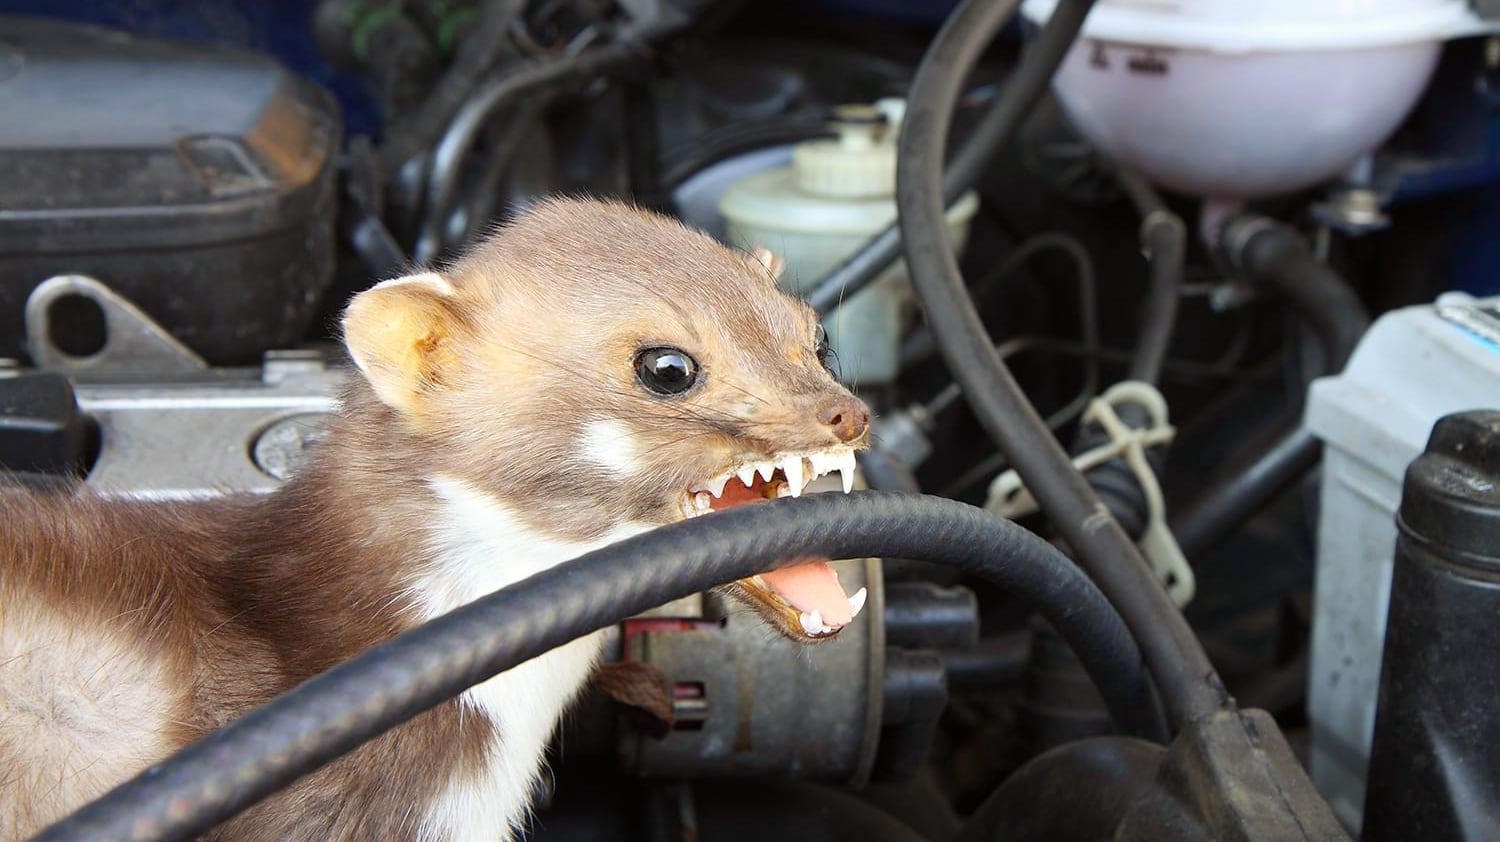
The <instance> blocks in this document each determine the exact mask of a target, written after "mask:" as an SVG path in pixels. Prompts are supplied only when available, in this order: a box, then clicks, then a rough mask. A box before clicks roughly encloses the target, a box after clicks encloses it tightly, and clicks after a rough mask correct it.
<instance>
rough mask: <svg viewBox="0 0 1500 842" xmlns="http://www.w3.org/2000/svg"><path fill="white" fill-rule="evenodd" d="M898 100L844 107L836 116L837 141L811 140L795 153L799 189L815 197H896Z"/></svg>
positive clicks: (901, 105) (799, 147) (794, 151)
mask: <svg viewBox="0 0 1500 842" xmlns="http://www.w3.org/2000/svg"><path fill="white" fill-rule="evenodd" d="M903 110H904V107H903V103H902V102H901V101H900V100H881V101H880V102H878V103H876V104H874V105H844V106H840V107H839V108H838V109H837V110H836V111H835V112H834V119H833V124H832V128H833V130H834V132H836V133H837V134H838V137H836V138H834V139H832V140H809V141H806V142H804V143H799V144H797V147H796V149H795V150H793V152H792V168H793V170H794V171H795V172H796V175H797V187H798V188H799V189H801V190H804V191H806V192H808V193H811V194H813V195H816V196H829V197H833V198H841V199H874V198H883V197H888V196H894V195H895V194H896V135H897V133H898V132H899V131H900V128H901V115H902V112H903Z"/></svg>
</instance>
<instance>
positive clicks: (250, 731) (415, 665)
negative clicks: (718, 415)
mask: <svg viewBox="0 0 1500 842" xmlns="http://www.w3.org/2000/svg"><path fill="white" fill-rule="evenodd" d="M886 555H891V556H904V557H913V558H921V559H925V560H931V561H934V562H940V563H945V564H950V565H953V566H956V567H960V568H963V569H965V570H967V571H969V572H971V573H974V574H977V575H980V576H983V577H985V578H987V579H989V580H991V581H993V582H994V583H996V584H998V585H1000V586H1001V587H1005V588H1008V589H1010V590H1012V591H1013V592H1015V593H1016V594H1017V595H1019V596H1021V597H1024V598H1026V599H1028V600H1029V601H1030V602H1031V603H1032V604H1034V605H1035V606H1036V607H1037V609H1038V610H1039V611H1040V612H1041V613H1042V615H1043V616H1045V617H1046V618H1047V619H1048V620H1049V621H1050V622H1052V623H1053V625H1054V626H1055V627H1056V628H1057V629H1058V631H1059V632H1061V633H1062V634H1063V635H1064V636H1065V637H1066V638H1067V640H1068V642H1069V644H1070V645H1072V646H1074V647H1076V649H1077V652H1078V655H1079V658H1080V659H1081V660H1082V661H1083V663H1084V664H1085V665H1086V666H1087V668H1088V670H1089V675H1090V676H1091V677H1092V678H1093V680H1094V681H1096V682H1097V683H1098V688H1099V692H1100V695H1102V696H1103V697H1104V699H1105V700H1106V702H1107V704H1108V705H1109V708H1110V711H1111V714H1112V715H1113V716H1114V717H1115V718H1116V719H1115V721H1116V722H1117V723H1119V725H1120V728H1121V730H1123V731H1124V732H1125V733H1128V734H1134V735H1144V736H1147V737H1149V738H1151V739H1155V740H1158V741H1159V740H1162V739H1164V738H1165V728H1164V726H1163V724H1162V722H1161V719H1160V713H1159V712H1158V710H1157V709H1156V707H1155V705H1154V700H1153V698H1152V696H1151V688H1150V683H1149V681H1148V680H1147V677H1146V674H1145V671H1144V669H1143V666H1142V661H1141V654H1140V651H1139V650H1138V649H1137V648H1136V645H1135V641H1134V640H1133V639H1132V638H1131V636H1130V633H1129V631H1128V630H1126V628H1125V626H1124V624H1123V623H1122V622H1121V621H1120V618H1119V616H1118V615H1117V614H1116V613H1115V611H1114V609H1113V608H1112V607H1111V606H1110V604H1109V602H1108V600H1106V599H1105V598H1104V595H1103V594H1102V593H1100V592H1099V590H1098V588H1096V587H1095V586H1094V585H1093V583H1091V582H1090V581H1089V580H1088V578H1087V577H1086V576H1084V575H1083V574H1082V573H1081V572H1080V571H1079V570H1078V568H1076V567H1075V566H1073V564H1072V563H1071V562H1069V561H1068V559H1067V558H1066V557H1065V556H1063V555H1062V554H1061V553H1059V552H1057V551H1056V550H1055V549H1053V548H1052V546H1051V545H1049V544H1048V543H1047V542H1045V541H1043V540H1041V539H1040V538H1038V537H1036V536H1035V535H1033V534H1031V533H1030V532H1027V531H1026V530H1025V529H1022V528H1021V527H1019V526H1016V525H1015V524H1013V523H1011V522H1009V521H1007V520H1004V519H1002V518H1000V517H997V516H995V515H991V514H988V513H986V512H984V511H982V510H979V509H976V508H974V507H972V506H966V505H964V504H962V503H957V502H954V501H952V500H944V499H942V498H938V497H918V496H912V495H905V494H889V493H884V492H875V491H867V492H859V493H856V494H850V495H841V494H816V495H811V496H809V497H804V498H800V499H784V500H775V501H770V502H766V503H762V504H757V505H754V506H739V507H736V508H733V509H728V510H726V511H723V512H717V513H714V514H711V515H707V516H704V517H701V518H695V519H692V520H688V521H683V522H681V523H677V524H673V525H671V526H666V527H663V528H661V529H656V530H653V531H651V532H647V533H645V534H642V535H638V536H636V537H634V538H631V539H629V540H627V541H622V542H620V543H618V544H614V545H612V546H609V547H606V548H604V549H601V550H596V551H594V552H592V553H588V554H587V555H584V556H581V557H579V558H577V559H574V560H572V561H569V562H566V563H564V564H561V565H558V566H557V567H554V568H552V569H550V570H547V571H545V572H542V573H539V574H537V575H535V576H533V577H531V578H529V579H526V580H525V581H523V582H521V583H519V584H516V585H514V586H512V587H509V588H506V589H504V590H501V591H498V592H496V593H494V594H491V595H490V596H487V597H484V598H483V599H480V600H478V601H476V602H474V603H471V604H470V605H467V606H465V607H463V608H460V609H458V610H456V611H453V612H452V613H449V614H446V615H444V616H442V617H439V618H438V619H436V620H433V621H431V622H429V623H426V624H424V625H422V626H419V627H418V628H416V629H414V630H412V631H409V632H407V633H405V634H402V635H400V636H398V637H396V638H394V639H392V640H390V641H389V642H387V643H384V644H382V645H380V646H377V647H375V648H373V649H370V650H369V651H367V652H365V653H363V654H361V655H358V656H356V657H354V658H352V659H350V660H349V661H347V662H345V663H343V664H340V665H339V666H337V667H335V668H333V669H332V670H329V671H328V672H326V673H323V674H322V675H319V676H317V677H315V678H313V679H311V680H309V681H307V682H305V683H303V684H302V685H300V686H298V687H296V688H294V689H292V690H291V691H289V692H287V693H286V694H284V695H282V696H279V697H277V698H276V699H273V700H272V701H270V702H268V703H267V704H265V705H263V706H261V707H259V708H257V709H255V710H253V711H251V712H250V713H248V714H246V715H245V716H244V717H242V718H241V719H239V720H237V721H235V722H233V723H231V724H229V725H227V726H225V727H224V728H221V729H219V730H218V731H215V732H213V733H212V734H210V735H208V736H207V737H205V738H203V739H202V740H199V741H198V742H196V743H194V744H192V745H190V746H188V747H187V748H185V749H183V750H182V751H180V752H178V753H177V754H175V755H173V756H172V757H171V758H168V759H167V760H166V761H164V762H162V763H159V764H157V765H155V766H153V767H151V768H150V769H147V770H146V771H144V772H142V773H141V774H140V775H138V776H136V777H135V778H133V779H131V780H130V781H127V782H126V783H124V784H122V785H120V786H118V787H116V788H115V789H114V790H112V791H110V792H109V793H107V794H106V795H104V796H103V797H102V798H100V799H99V800H97V801H95V802H93V803H91V804H89V805H87V806H85V807H84V808H83V809H81V810H79V811H78V812H77V813H75V814H73V815H72V816H70V817H68V818H66V819H64V820H62V821H61V822H59V823H57V824H55V825H53V826H52V827H50V828H48V829H47V830H46V831H44V832H43V833H42V835H41V836H39V837H37V839H38V840H48V842H59V840H80V841H81V840H97V839H120V840H127V839H128V840H154V839H184V838H189V837H192V836H194V835H196V834H199V833H202V832H203V831H206V830H207V829H209V828H210V827H212V826H214V825H215V824H217V823H219V822H221V821H224V820H225V819H228V818H230V817H231V816H233V815H235V814H236V813H238V812H239V811H241V810H243V809H245V808H246V807H248V806H250V805H251V804H254V803H255V802H256V801H258V800H260V799H261V798H264V797H265V796H267V795H269V794H270V793H272V792H274V791H276V790H277V789H279V788H281V787H284V786H286V785H288V784H290V783H291V782H292V781H294V780H296V779H297V778H299V777H301V776H302V775H305V774H307V773H308V772H311V771H312V770H314V769H317V768H318V767H319V766H322V765H323V764H325V763H327V762H329V761H330V760H332V759H334V758H335V757H337V756H339V755H340V754H343V753H345V752H348V751H349V750H351V749H353V748H354V747H356V746H358V745H359V744H360V743H362V742H365V741H366V740H369V739H371V738H373V737H375V736H377V735H379V734H381V733H383V732H385V731H387V730H389V729H391V728H393V727H395V726H396V725H399V724H401V723H402V722H405V721H406V720H408V719H411V718H412V717H413V716H416V715H417V714H418V713H421V712H422V711H423V710H426V709H428V708H430V707H432V706H433V705H436V704H438V703H439V702H442V701H444V700H446V699H450V698H452V697H454V696H456V695H458V694H459V693H460V692H462V691H463V690H464V689H465V688H468V687H470V686H472V685H474V684H477V683H479V682H481V681H483V680H485V679H487V678H489V677H490V676H492V675H495V674H496V673H499V672H502V671H504V670H506V669H509V668H510V667H513V666H515V665H516V664H519V663H521V662H523V661H526V660H527V659H529V658H533V657H535V656H537V655H540V654H542V653H543V652H546V651H548V650H550V649H553V648H555V647H557V646H560V645H562V644H563V643H566V642H567V641H570V640H573V639H575V638H577V637H579V636H581V635H584V634H587V633H588V632H591V631H594V630H596V629H599V628H603V627H605V626H608V625H612V624H614V623H618V622H620V621H621V620H624V619H625V618H627V617H629V616H631V615H634V614H637V613H639V612H641V611H644V610H647V609H649V608H651V607H653V606H657V605H661V604H663V603H666V602H669V601H671V600H673V599H678V598H681V597H683V596H687V595H689V594H693V593H697V592H700V591H702V590H705V589H707V588H710V587H713V586H716V585H721V584H724V583H726V582H730V581H733V580H736V579H740V578H743V577H746V576H750V575H754V574H755V573H759V572H763V571H765V570H767V569H770V568H774V567H778V566H782V565H785V564H788V563H793V562H795V561H796V560H799V559H806V558H807V557H808V556H815V557H816V556H826V557H830V558H860V557H865V556H886Z"/></svg>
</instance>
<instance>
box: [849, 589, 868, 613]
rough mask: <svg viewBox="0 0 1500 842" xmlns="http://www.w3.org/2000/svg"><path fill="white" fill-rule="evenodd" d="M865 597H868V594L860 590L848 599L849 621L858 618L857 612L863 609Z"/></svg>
mask: <svg viewBox="0 0 1500 842" xmlns="http://www.w3.org/2000/svg"><path fill="white" fill-rule="evenodd" d="M867 596H869V593H867V592H866V591H865V589H864V588H860V589H859V590H857V591H855V592H854V596H851V597H849V619H851V620H852V619H854V618H855V617H858V616H859V612H860V611H861V610H862V609H863V608H864V607H865V597H867Z"/></svg>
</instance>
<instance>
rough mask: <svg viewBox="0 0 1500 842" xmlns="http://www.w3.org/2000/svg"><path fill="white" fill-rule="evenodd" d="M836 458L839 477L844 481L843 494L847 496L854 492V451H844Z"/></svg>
mask: <svg viewBox="0 0 1500 842" xmlns="http://www.w3.org/2000/svg"><path fill="white" fill-rule="evenodd" d="M836 458H837V459H838V462H839V465H838V472H839V475H840V477H841V478H842V479H843V481H844V493H845V494H848V493H849V492H851V491H853V490H854V451H852V450H846V451H844V452H843V453H842V454H840V455H839V456H837V457H836Z"/></svg>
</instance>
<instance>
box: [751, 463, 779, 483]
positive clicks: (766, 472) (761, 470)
mask: <svg viewBox="0 0 1500 842" xmlns="http://www.w3.org/2000/svg"><path fill="white" fill-rule="evenodd" d="M755 472H756V473H757V474H760V478H761V479H763V480H765V481H766V482H770V481H771V475H772V474H774V473H776V463H775V462H756V463H755Z"/></svg>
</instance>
